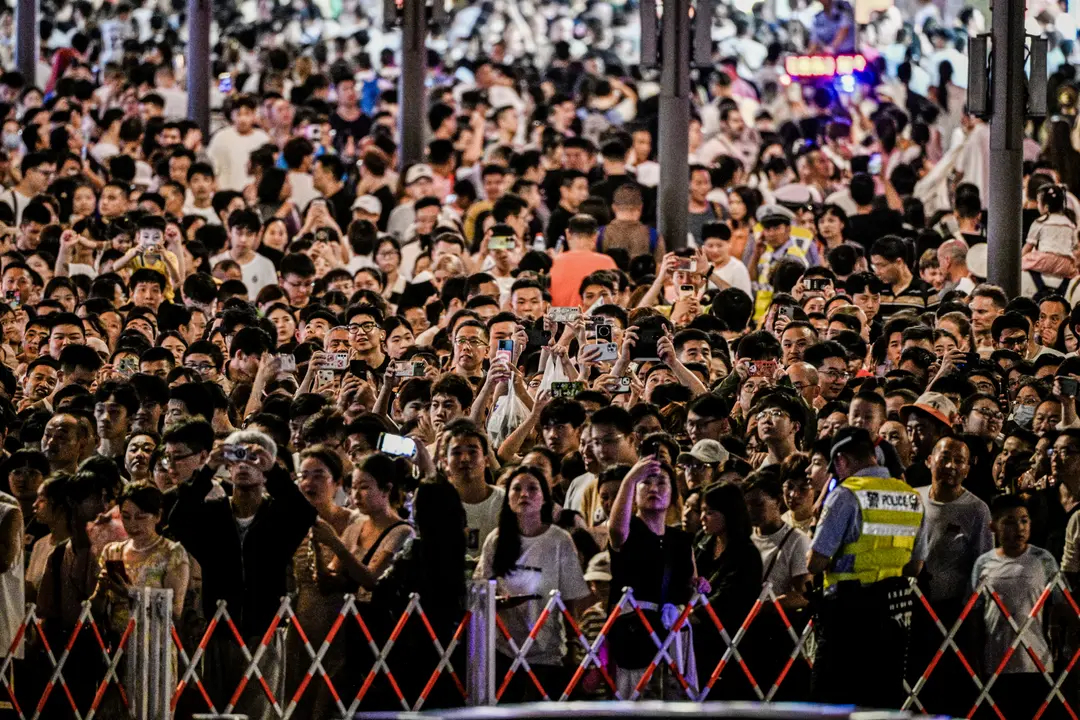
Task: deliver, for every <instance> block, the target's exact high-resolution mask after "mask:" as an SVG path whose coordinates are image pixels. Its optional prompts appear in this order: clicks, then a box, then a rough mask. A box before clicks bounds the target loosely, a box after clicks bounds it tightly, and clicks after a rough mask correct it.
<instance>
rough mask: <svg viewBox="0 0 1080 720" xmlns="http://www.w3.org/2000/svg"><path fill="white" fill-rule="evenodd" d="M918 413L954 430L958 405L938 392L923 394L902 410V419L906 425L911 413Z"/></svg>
mask: <svg viewBox="0 0 1080 720" xmlns="http://www.w3.org/2000/svg"><path fill="white" fill-rule="evenodd" d="M916 411H917V412H920V413H922V414H923V415H926V416H928V417H931V418H933V419H934V420H937V421H938V422H939V423H941V424H943V425H945V426H946V427H948V428H952V421H953V418H955V417H956V405H954V404H953V401H952V400H950V399H949V398H947V397H945V396H944V395H942V394H941V393H938V392H927V393H923V394H922V395H920V396H919V399H918V400H916V401H915V402H914V403H913V404H911V405H905V406H904V407H902V408H900V419H901V420H903V421H904V422H905V423H906V422H907V421H908V418H909V417H910V416H911V413H913V412H916Z"/></svg>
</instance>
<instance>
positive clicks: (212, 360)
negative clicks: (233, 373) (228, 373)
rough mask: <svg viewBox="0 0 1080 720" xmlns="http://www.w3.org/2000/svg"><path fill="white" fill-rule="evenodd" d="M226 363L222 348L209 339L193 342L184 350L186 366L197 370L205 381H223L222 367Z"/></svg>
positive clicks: (197, 373)
mask: <svg viewBox="0 0 1080 720" xmlns="http://www.w3.org/2000/svg"><path fill="white" fill-rule="evenodd" d="M224 364H225V357H224V356H223V355H222V354H221V349H220V348H218V346H217V345H215V344H214V343H212V342H210V341H209V340H200V341H198V342H193V343H191V346H190V347H188V349H187V350H185V351H184V367H186V368H188V369H189V370H193V371H195V374H196V375H198V376H199V379H200V380H202V381H203V382H212V383H216V382H221V381H222V380H224V378H223V377H222V375H221V367H222V365H224Z"/></svg>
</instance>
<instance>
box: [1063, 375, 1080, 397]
mask: <svg viewBox="0 0 1080 720" xmlns="http://www.w3.org/2000/svg"><path fill="white" fill-rule="evenodd" d="M1058 385H1060V386H1061V394H1062V395H1063V396H1065V397H1076V393H1077V390H1080V382H1078V381H1077V379H1076V378H1071V377H1059V378H1058Z"/></svg>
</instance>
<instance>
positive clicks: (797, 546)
mask: <svg viewBox="0 0 1080 720" xmlns="http://www.w3.org/2000/svg"><path fill="white" fill-rule="evenodd" d="M788 533H791V535H790V536H789V535H788ZM785 537H786V538H787V541H786V542H785V540H784V538H785ZM750 539H751V540H753V541H754V546H755V547H756V548H757V549H758V552H759V553H761V572H762V574H763V575H764V573H765V572H766V571H768V573H769V574H768V575H765V576H764V577H762V579H761V582H762V583H763V584H764V583H772V587H773V592H774V593H776V594H777V596H780V595H783V594H785V593H788V592H791V580H792V578H796V577H799V576H800V575H808V574H809V573H810V569H809V568H808V567H807V564H806V558H807V556H808V554H809V552H810V538H809V537H807V536H806V534H804V533H803V532H802V531H800V530H796V529H795V528H793V527H791V526H790V525H787V524H786V523H785V524H784V526H783V527H782V528H780V529H779V530H777V531H776V532H774V533H772V534H771V535H759V534H758V532H757V531H756V530H755V531H754V533H753V535H751V536H750ZM778 553H779V554H778ZM773 558H776V561H775V562H773ZM770 565H772V568H771V569H770V568H769V566H770Z"/></svg>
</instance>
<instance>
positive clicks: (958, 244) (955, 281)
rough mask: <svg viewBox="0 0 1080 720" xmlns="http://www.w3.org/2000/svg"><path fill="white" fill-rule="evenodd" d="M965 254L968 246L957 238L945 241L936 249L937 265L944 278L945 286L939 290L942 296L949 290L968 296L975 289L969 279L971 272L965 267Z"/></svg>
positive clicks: (973, 283)
mask: <svg viewBox="0 0 1080 720" xmlns="http://www.w3.org/2000/svg"><path fill="white" fill-rule="evenodd" d="M967 254H968V245H967V243H966V242H964V241H963V240H961V239H959V238H953V239H952V240H946V241H945V242H943V243H942V244H941V246H940V247H938V265H939V266H941V274H942V275H944V277H945V285H944V286H943V287H942V288H941V294H942V295H944V294H945V293H947V292H949V291H950V290H959V291H960V292H962V293H964V294H965V295H970V294H971V291H972V290H974V289H975V282H974V281H973V280H972V279H971V271H970V270H968V266H967Z"/></svg>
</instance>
